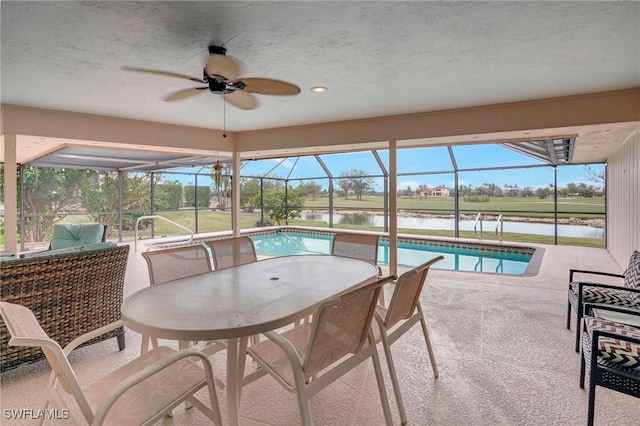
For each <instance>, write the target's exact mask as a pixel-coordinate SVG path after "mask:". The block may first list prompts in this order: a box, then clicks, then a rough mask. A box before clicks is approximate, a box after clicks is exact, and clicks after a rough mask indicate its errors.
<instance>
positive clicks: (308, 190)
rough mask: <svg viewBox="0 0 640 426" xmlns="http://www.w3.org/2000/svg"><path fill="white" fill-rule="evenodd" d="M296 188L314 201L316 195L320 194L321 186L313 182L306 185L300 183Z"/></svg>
mask: <svg viewBox="0 0 640 426" xmlns="http://www.w3.org/2000/svg"><path fill="white" fill-rule="evenodd" d="M298 188H299V189H300V191H302V193H303V194H304V195H306V196H307V197H311V199H312V200H315V199H316V196H317V194H318V193H320V192H322V186H321V185H320V184H318V183H316V182H314V181H309V182H307V183H302V182H301V183H300V185H298Z"/></svg>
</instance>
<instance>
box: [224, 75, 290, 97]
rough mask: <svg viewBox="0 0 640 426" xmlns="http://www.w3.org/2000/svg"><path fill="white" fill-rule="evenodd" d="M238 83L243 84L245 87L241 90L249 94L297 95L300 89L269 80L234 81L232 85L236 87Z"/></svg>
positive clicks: (246, 79)
mask: <svg viewBox="0 0 640 426" xmlns="http://www.w3.org/2000/svg"><path fill="white" fill-rule="evenodd" d="M239 82H242V83H244V86H245V87H244V88H243V89H242V90H244V91H245V92H250V93H259V94H262V95H297V94H298V93H300V88H299V87H298V86H296V85H295V84H291V83H287V82H286V81H280V80H272V79H270V78H243V79H241V80H238V81H234V82H233V84H234V85H236V84H238V83H239Z"/></svg>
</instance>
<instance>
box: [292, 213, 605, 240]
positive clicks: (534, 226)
mask: <svg viewBox="0 0 640 426" xmlns="http://www.w3.org/2000/svg"><path fill="white" fill-rule="evenodd" d="M302 218H303V219H305V220H320V221H324V222H327V223H329V213H326V212H317V213H310V212H305V213H303V214H302ZM333 223H334V224H340V225H367V226H378V227H383V226H384V216H382V215H373V214H361V213H354V214H343V213H334V214H333ZM474 224H475V220H461V221H460V230H461V231H473V226H474ZM503 224H504V226H503V231H504V232H513V233H519V234H535V235H553V234H554V230H555V226H554V225H553V224H552V223H537V222H508V221H504V222H503ZM398 228H412V229H438V230H447V231H453V230H455V221H454V220H453V219H447V218H437V217H407V216H398ZM495 229H496V221H490V220H484V221H483V222H482V230H483V232H485V233H487V232H489V233H493V232H495ZM558 236H559V237H576V238H604V229H602V228H595V227H593V226H586V225H565V224H559V225H558Z"/></svg>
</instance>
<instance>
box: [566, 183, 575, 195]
mask: <svg viewBox="0 0 640 426" xmlns="http://www.w3.org/2000/svg"><path fill="white" fill-rule="evenodd" d="M567 195H568V196H572V195H578V185H576V184H575V183H568V184H567Z"/></svg>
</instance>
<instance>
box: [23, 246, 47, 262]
mask: <svg viewBox="0 0 640 426" xmlns="http://www.w3.org/2000/svg"><path fill="white" fill-rule="evenodd" d="M47 251H50V249H48V248H46V249H40V250H32V251H24V252H22V253H20V254H19V255H18V258H19V259H24V258H27V257H32V256H36V255H39V254H42V253H45V252H47Z"/></svg>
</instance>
